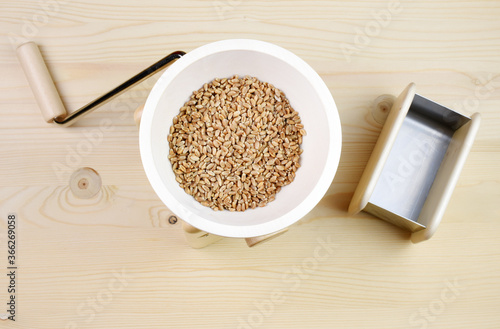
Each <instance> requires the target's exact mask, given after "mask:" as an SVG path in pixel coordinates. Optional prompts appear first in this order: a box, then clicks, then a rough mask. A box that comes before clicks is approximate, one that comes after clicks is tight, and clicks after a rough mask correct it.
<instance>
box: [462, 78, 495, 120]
mask: <svg viewBox="0 0 500 329" xmlns="http://www.w3.org/2000/svg"><path fill="white" fill-rule="evenodd" d="M498 88H500V79H499V81H495V77H494V76H493V73H491V72H490V73H488V75H487V76H485V75H481V76H479V77H478V78H477V79H476V87H475V88H474V93H473V94H472V95H469V96H467V97H466V98H464V99H463V100H462V101H461V102H459V103H455V104H453V109H454V110H456V111H459V112H460V111H463V110H465V111H467V112H469V113H472V112H476V111H478V110H479V106H480V104H481V101H482V100H486V99H488V98H490V97H491V95H492V94H493V93H494V92H495V91H496V90H497V89H498Z"/></svg>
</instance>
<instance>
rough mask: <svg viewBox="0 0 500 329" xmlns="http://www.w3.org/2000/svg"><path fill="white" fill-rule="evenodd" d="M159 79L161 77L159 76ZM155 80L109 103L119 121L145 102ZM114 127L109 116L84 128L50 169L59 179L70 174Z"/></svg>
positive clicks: (148, 80)
mask: <svg viewBox="0 0 500 329" xmlns="http://www.w3.org/2000/svg"><path fill="white" fill-rule="evenodd" d="M160 79H161V78H160ZM154 84H155V82H154V81H153V79H151V78H150V79H147V80H145V81H143V82H142V85H143V86H144V87H145V88H146V89H139V90H131V91H129V93H130V95H131V98H130V99H127V100H124V99H121V100H115V101H113V102H112V103H111V112H112V113H120V114H121V115H120V116H119V117H118V119H119V121H124V120H126V119H127V118H132V116H133V113H132V112H133V111H134V110H135V109H137V108H138V107H139V106H140V105H141V104H143V103H144V102H145V98H146V97H147V96H148V94H149V90H150V89H151V88H152V87H153V85H154ZM115 127H116V122H115V123H114V122H113V121H112V120H111V119H109V118H104V119H101V120H100V122H99V125H98V127H95V128H92V129H85V130H84V131H83V132H82V135H83V136H82V137H83V138H81V139H80V141H79V142H77V143H76V144H74V145H72V146H70V145H67V146H66V151H67V152H66V156H65V157H64V162H59V161H55V162H53V163H52V170H53V171H54V174H55V175H56V177H57V178H58V179H59V180H62V179H64V178H66V177H68V175H71V173H73V172H74V171H75V170H76V169H78V168H80V167H82V164H83V162H84V160H85V157H87V156H89V155H90V154H92V153H93V152H94V150H95V148H96V147H98V146H99V145H101V144H102V143H103V141H104V140H105V138H106V136H108V135H109V134H110V132H112V131H113V130H114V129H115Z"/></svg>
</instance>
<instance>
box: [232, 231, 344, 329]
mask: <svg viewBox="0 0 500 329" xmlns="http://www.w3.org/2000/svg"><path fill="white" fill-rule="evenodd" d="M316 241H317V242H318V245H317V246H316V247H315V248H314V251H313V254H312V256H311V257H307V258H305V259H303V260H302V262H301V264H300V265H296V266H293V267H292V268H291V269H289V270H287V271H286V272H285V273H283V276H282V277H281V281H282V282H283V283H284V284H286V285H287V286H288V287H287V288H285V289H274V290H273V291H271V292H270V293H269V297H268V298H267V299H264V300H261V301H260V302H254V303H253V306H254V309H253V310H252V311H251V312H250V313H249V314H248V315H247V316H246V318H244V317H238V319H237V320H238V324H237V329H254V328H258V327H260V326H262V324H264V321H265V320H266V319H268V318H270V317H271V316H272V315H273V314H274V312H275V311H276V308H277V306H279V305H281V304H283V303H284V302H285V301H286V299H287V292H295V291H297V290H298V289H299V288H300V286H301V285H302V283H303V281H304V280H307V279H308V278H310V277H311V275H313V274H314V273H315V272H316V271H317V270H318V268H319V266H320V264H321V263H323V262H325V261H326V260H328V259H330V258H331V257H332V256H333V255H334V253H335V251H336V250H337V249H338V247H339V246H338V245H336V244H334V243H333V242H332V240H331V236H328V237H327V238H326V239H325V240H324V239H322V238H318V239H317V240H316Z"/></svg>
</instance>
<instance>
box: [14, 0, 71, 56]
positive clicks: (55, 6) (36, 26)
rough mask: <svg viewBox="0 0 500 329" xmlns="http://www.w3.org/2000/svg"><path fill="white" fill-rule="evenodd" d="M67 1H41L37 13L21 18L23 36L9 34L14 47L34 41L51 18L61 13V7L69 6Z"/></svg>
mask: <svg viewBox="0 0 500 329" xmlns="http://www.w3.org/2000/svg"><path fill="white" fill-rule="evenodd" d="M67 3H68V1H67V0H41V1H38V9H37V11H36V12H35V13H34V14H32V15H28V16H23V17H21V20H22V25H21V31H20V32H21V34H17V33H13V32H9V33H8V34H7V37H8V38H9V41H10V44H11V45H12V47H14V48H16V47H17V46H19V45H20V44H22V43H25V42H27V41H30V40H32V39H33V38H34V37H35V36H37V35H38V33H39V32H40V28H42V27H44V26H46V25H47V24H48V23H49V21H50V18H51V17H54V16H55V15H57V14H58V13H59V12H60V11H61V5H65V4H67Z"/></svg>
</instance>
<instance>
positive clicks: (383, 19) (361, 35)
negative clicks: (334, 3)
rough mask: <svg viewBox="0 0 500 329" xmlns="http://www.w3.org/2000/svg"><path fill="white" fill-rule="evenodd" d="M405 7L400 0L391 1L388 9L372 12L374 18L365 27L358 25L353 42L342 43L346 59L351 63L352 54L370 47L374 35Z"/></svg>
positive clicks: (341, 47)
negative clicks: (361, 27)
mask: <svg viewBox="0 0 500 329" xmlns="http://www.w3.org/2000/svg"><path fill="white" fill-rule="evenodd" d="M402 11H403V7H402V6H401V3H400V2H399V0H393V1H390V2H389V3H388V4H387V8H386V9H381V10H375V11H372V12H371V16H372V17H373V19H372V20H370V21H368V22H367V23H366V24H365V26H364V28H363V29H360V28H359V27H356V28H355V29H354V31H355V32H356V35H355V36H354V40H353V43H342V44H340V49H341V50H342V54H343V55H344V58H345V60H346V61H347V62H348V63H350V62H351V56H353V55H357V54H359V53H360V52H361V51H362V50H364V49H365V48H366V47H368V46H369V45H370V43H371V41H372V38H373V37H377V36H378V35H380V33H381V32H382V29H383V28H386V27H387V26H389V24H390V23H391V22H392V19H393V18H394V16H396V15H398V14H400V13H401V12H402Z"/></svg>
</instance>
